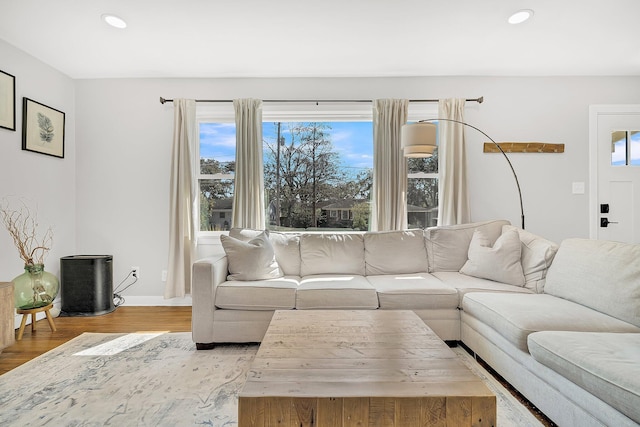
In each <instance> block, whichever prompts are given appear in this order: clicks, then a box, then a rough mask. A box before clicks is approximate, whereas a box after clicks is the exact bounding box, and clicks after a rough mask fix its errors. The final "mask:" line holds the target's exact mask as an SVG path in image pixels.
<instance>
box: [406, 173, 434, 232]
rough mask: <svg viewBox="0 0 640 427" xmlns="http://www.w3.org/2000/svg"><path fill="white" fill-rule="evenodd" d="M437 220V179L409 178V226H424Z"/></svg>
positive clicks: (428, 225)
mask: <svg viewBox="0 0 640 427" xmlns="http://www.w3.org/2000/svg"><path fill="white" fill-rule="evenodd" d="M437 221H438V179H437V178H409V179H408V181H407V223H408V226H409V228H426V227H433V226H435V225H437Z"/></svg>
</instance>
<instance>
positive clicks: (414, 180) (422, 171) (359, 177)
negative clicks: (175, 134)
mask: <svg viewBox="0 0 640 427" xmlns="http://www.w3.org/2000/svg"><path fill="white" fill-rule="evenodd" d="M199 109H200V106H199ZM339 110H340V111H337V110H336V109H331V110H330V112H329V113H327V111H323V112H318V111H311V112H309V111H303V112H302V113H301V112H300V111H294V112H293V113H291V112H286V113H284V112H281V111H280V112H277V113H275V114H274V113H273V112H267V111H265V113H264V114H263V120H264V122H263V126H262V128H263V129H262V130H263V162H264V183H265V206H266V209H267V212H266V217H267V228H269V229H272V230H309V229H323V230H326V229H342V230H367V229H368V228H369V215H370V192H371V186H372V177H373V129H372V122H371V112H370V110H371V108H370V106H364V107H363V106H357V107H353V109H352V111H346V112H345V110H347V109H346V108H345V106H343V105H341V106H340V108H339ZM418 114H421V113H418ZM416 118H421V117H420V116H418V117H416ZM199 134H200V141H199V146H198V149H199V152H198V161H199V172H200V174H199V176H198V182H199V186H200V231H201V232H211V231H225V230H228V229H229V228H230V226H231V218H232V206H233V179H234V172H235V124H234V119H233V111H232V109H230V110H224V111H222V112H220V111H214V112H213V113H211V112H207V111H205V112H204V113H201V114H199ZM408 166H409V175H408V192H407V208H408V224H409V227H411V228H424V227H428V226H431V225H435V221H436V217H437V209H438V178H437V177H438V160H437V153H436V155H434V157H431V158H427V159H408Z"/></svg>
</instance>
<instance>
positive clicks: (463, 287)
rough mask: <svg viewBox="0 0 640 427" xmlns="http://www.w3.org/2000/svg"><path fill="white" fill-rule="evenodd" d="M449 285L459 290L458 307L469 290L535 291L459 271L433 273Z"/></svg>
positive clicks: (527, 292)
mask: <svg viewBox="0 0 640 427" xmlns="http://www.w3.org/2000/svg"><path fill="white" fill-rule="evenodd" d="M431 274H433V275H434V276H435V277H437V278H438V279H439V280H440V281H442V282H443V283H444V284H446V285H447V286H451V287H452V288H455V289H456V290H457V291H458V299H459V301H458V307H462V299H463V298H464V296H465V295H466V294H467V293H469V292H515V293H520V294H531V293H533V291H531V290H530V289H527V288H524V287H522V286H513V285H508V284H506V283H500V282H494V281H493V280H487V279H480V278H477V277H473V276H467V275H465V274H462V273H458V272H457V271H439V272H436V273H431Z"/></svg>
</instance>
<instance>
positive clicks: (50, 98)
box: [0, 40, 76, 281]
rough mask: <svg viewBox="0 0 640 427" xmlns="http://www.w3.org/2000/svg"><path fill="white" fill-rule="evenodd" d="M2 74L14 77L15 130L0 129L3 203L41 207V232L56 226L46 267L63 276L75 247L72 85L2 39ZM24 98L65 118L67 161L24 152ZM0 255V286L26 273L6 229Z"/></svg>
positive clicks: (0, 234)
mask: <svg viewBox="0 0 640 427" xmlns="http://www.w3.org/2000/svg"><path fill="white" fill-rule="evenodd" d="M0 69H1V70H3V71H5V72H7V73H9V74H12V75H14V76H15V77H16V131H15V132H13V131H10V130H7V129H4V128H0V198H3V197H6V196H15V197H16V198H17V200H19V199H20V198H23V199H24V200H25V202H27V203H28V204H30V205H31V206H33V207H36V206H37V215H38V220H39V222H40V225H41V226H42V227H43V230H42V231H44V229H46V227H48V226H52V227H53V231H54V240H53V247H52V249H51V251H50V253H49V256H48V257H47V259H46V260H45V268H46V270H47V271H50V272H51V273H54V274H55V275H57V276H59V271H60V258H61V257H63V256H66V255H71V254H73V253H74V251H75V248H76V191H75V183H76V144H75V126H76V121H75V89H74V81H73V80H72V79H70V78H69V77H67V76H65V75H63V74H62V73H60V72H58V71H56V70H54V69H53V68H51V67H49V66H47V65H45V64H44V63H42V62H40V61H38V60H36V59H34V58H33V57H31V56H29V55H27V54H26V53H24V52H23V51H20V50H18V49H16V48H14V47H13V46H11V45H9V44H7V43H5V42H4V41H2V40H0ZM23 97H27V98H30V99H33V100H35V101H38V102H40V103H42V104H45V105H47V106H50V107H53V108H55V109H57V110H60V111H63V112H64V113H65V119H66V124H65V156H64V159H61V158H57V157H51V156H46V155H43V154H38V153H34V152H30V151H23V150H22V149H21V147H22V98H23ZM12 199H13V198H12ZM0 254H1V256H0V281H10V280H11V279H13V278H14V277H16V276H17V275H19V274H21V273H22V272H23V271H24V262H23V261H22V260H21V259H20V257H19V255H18V251H17V249H16V248H15V246H14V245H13V241H12V240H11V238H10V236H9V234H8V233H7V232H6V230H5V228H4V227H3V226H0Z"/></svg>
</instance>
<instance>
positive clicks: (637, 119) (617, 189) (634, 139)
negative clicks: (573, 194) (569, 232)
mask: <svg viewBox="0 0 640 427" xmlns="http://www.w3.org/2000/svg"><path fill="white" fill-rule="evenodd" d="M589 145H590V147H589V148H590V153H589V154H590V155H589V157H590V161H589V163H590V164H589V169H590V180H589V183H590V193H589V195H590V197H589V200H590V204H591V206H590V207H589V211H590V237H591V238H592V239H601V240H615V241H620V242H629V243H640V105H618V106H616V105H594V106H591V107H590V108H589Z"/></svg>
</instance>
